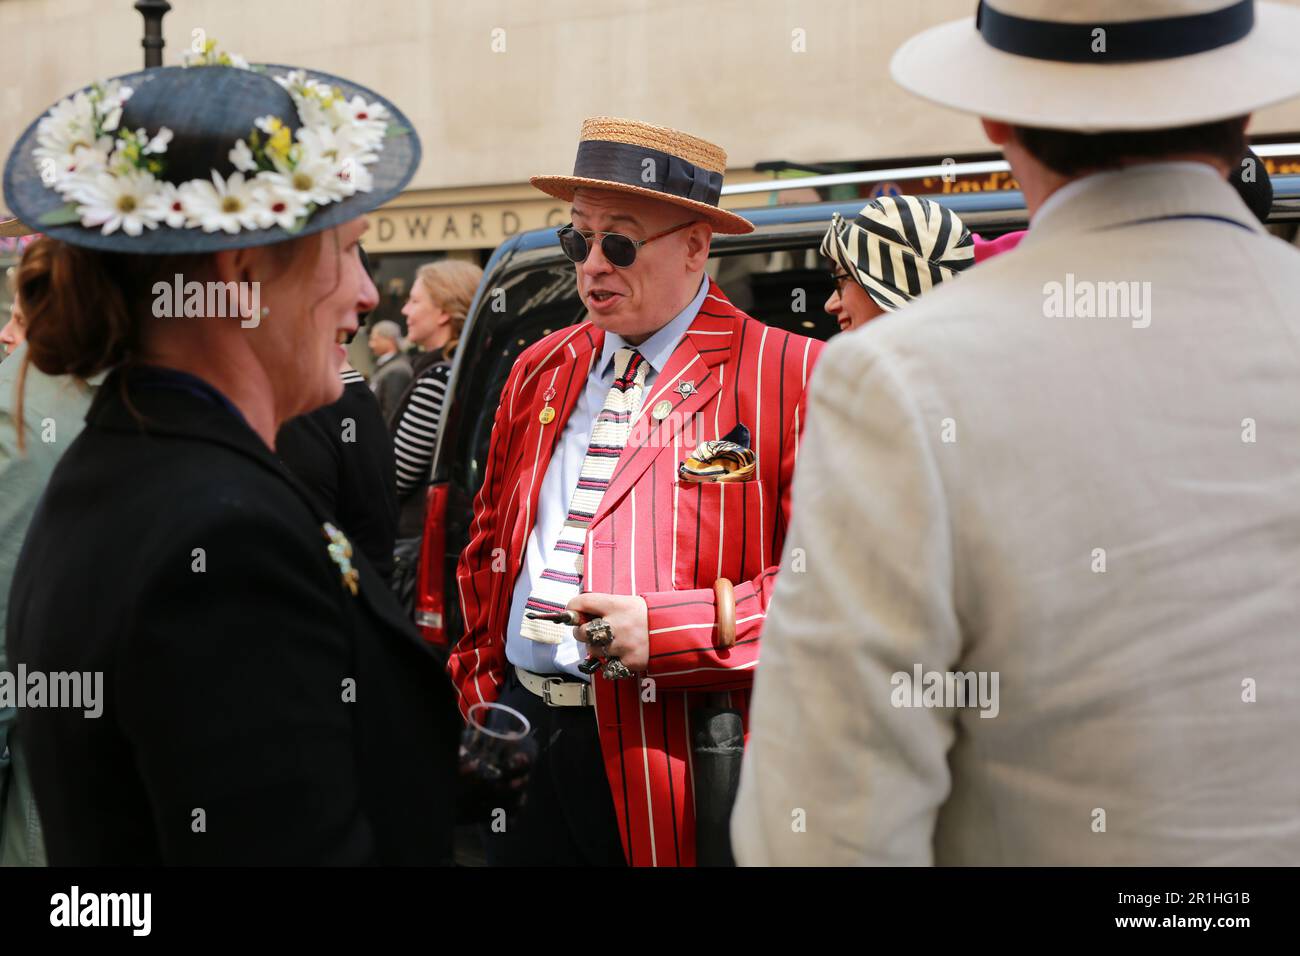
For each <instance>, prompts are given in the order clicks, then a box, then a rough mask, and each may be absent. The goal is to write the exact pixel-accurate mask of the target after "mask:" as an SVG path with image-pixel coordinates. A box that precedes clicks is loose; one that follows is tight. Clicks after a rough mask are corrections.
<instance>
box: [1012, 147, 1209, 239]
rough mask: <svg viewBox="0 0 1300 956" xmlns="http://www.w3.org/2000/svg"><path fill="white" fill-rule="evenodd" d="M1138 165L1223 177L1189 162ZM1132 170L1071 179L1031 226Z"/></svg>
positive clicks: (1205, 165) (1046, 201) (1050, 198)
mask: <svg viewBox="0 0 1300 956" xmlns="http://www.w3.org/2000/svg"><path fill="white" fill-rule="evenodd" d="M1139 165H1140V166H1141V168H1142V169H1143V170H1144V171H1152V170H1155V171H1159V172H1167V173H1172V172H1180V171H1188V170H1194V171H1197V172H1202V173H1207V174H1208V175H1210V176H1213V177H1214V178H1215V179H1216V180H1218V181H1220V182H1222V181H1223V177H1222V176H1221V175H1219V171H1218V170H1217V169H1215V168H1214V167H1213V166H1211V165H1210V164H1209V163H1198V162H1194V161H1191V160H1172V161H1168V162H1158V163H1141V164H1139ZM1133 168H1134V167H1133V166H1129V167H1127V168H1126V169H1109V170H1106V171H1105V172H1101V173H1090V174H1089V175H1087V176H1084V177H1082V178H1080V179H1072V180H1071V181H1070V182H1068V183H1066V184H1065V185H1064V186H1062V187H1061V188H1060V189H1058V190H1057V191H1056V192H1054V193H1052V194H1051V195H1050V196H1048V197H1047V198H1046V199H1044V200H1043V204H1042V205H1041V206H1039V207H1038V211H1037V212H1036V213H1034V217H1033V219H1031V220H1030V223H1031V224H1032V223H1034V222H1037V221H1038V220H1039V219H1041V218H1042V217H1043V215H1044V214H1045V213H1049V212H1050V211H1051V210H1052V209H1055V208H1056V207H1057V206H1060V205H1061V204H1062V203H1064V202H1065V201H1066V200H1068V199H1069V198H1070V197H1071V196H1075V195H1078V194H1079V193H1081V192H1083V191H1085V190H1087V189H1091V188H1092V187H1093V186H1097V185H1100V184H1102V183H1105V182H1108V181H1110V180H1112V179H1114V178H1115V177H1116V176H1123V175H1124V173H1126V172H1129V171H1131V170H1132V169H1133Z"/></svg>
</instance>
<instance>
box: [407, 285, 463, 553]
mask: <svg viewBox="0 0 1300 956" xmlns="http://www.w3.org/2000/svg"><path fill="white" fill-rule="evenodd" d="M482 279H483V270H482V269H480V268H479V267H478V266H476V265H474V264H473V263H469V262H463V261H461V260H459V259H440V260H438V261H437V262H431V263H427V264H425V265H422V266H420V268H419V270H417V272H416V274H415V282H414V283H413V284H412V286H411V293H410V297H409V298H408V299H407V301H406V305H404V306H403V307H402V315H404V316H406V337H407V339H408V340H409V341H410V343H411V344H412V345H414V346H416V347H417V348H418V349H420V351H419V352H418V353H417V354H416V357H415V358H414V360H413V363H412V364H413V366H414V370H415V379H414V381H412V382H411V384H410V386H409V387H408V388H407V390H406V393H405V394H404V395H403V396H402V398H401V401H400V403H399V404H398V407H397V410H396V411H395V412H394V414H393V417H392V419H391V420H390V421H391V424H392V429H393V453H394V455H395V456H396V459H397V497H398V506H399V509H400V516H399V518H398V527H397V536H398V537H399V538H408V539H413V538H418V537H419V536H420V535H421V533H422V532H423V530H424V503H425V492H426V489H427V488H428V486H429V469H430V467H431V466H432V465H433V447H434V445H435V444H436V442H437V440H438V423H439V422H440V421H441V419H442V405H443V402H444V401H445V399H446V395H447V382H448V380H449V378H450V377H451V358H452V353H454V352H455V351H456V345H457V343H459V341H460V333H461V329H463V328H464V327H465V317H466V316H467V315H468V314H469V307H470V303H472V302H473V301H474V293H475V291H476V290H477V289H478V284H479V282H481V281H482Z"/></svg>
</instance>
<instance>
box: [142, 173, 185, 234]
mask: <svg viewBox="0 0 1300 956" xmlns="http://www.w3.org/2000/svg"><path fill="white" fill-rule="evenodd" d="M185 198H186V197H185V195H184V194H183V193H182V192H181V190H180V189H178V188H177V187H176V186H174V185H173V184H171V183H168V182H159V183H158V188H157V189H156V190H154V193H153V195H152V196H150V197H149V212H150V213H151V214H152V215H153V216H154V217H155V218H156V219H157V220H158V221H159V222H164V223H166V224H167V226H168V227H169V228H171V229H183V228H185V227H186V226H187V225H188V224H189V222H190V218H191V217H190V212H189V207H188V206H187V205H186V202H185Z"/></svg>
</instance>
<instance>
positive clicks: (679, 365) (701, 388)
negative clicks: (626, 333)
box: [591, 279, 737, 526]
mask: <svg viewBox="0 0 1300 956" xmlns="http://www.w3.org/2000/svg"><path fill="white" fill-rule="evenodd" d="M736 316H737V312H736V307H735V306H733V305H732V304H731V303H730V302H729V301H728V300H727V298H726V296H725V295H723V293H722V290H721V289H720V288H718V286H717V284H716V283H714V281H713V280H712V279H710V280H709V292H708V295H706V296H705V299H704V304H703V305H702V306H701V307H700V312H699V314H698V315H696V317H695V321H693V322H692V323H691V326H690V328H689V329H687V330H686V334H685V335H683V336H682V339H681V341H680V342H678V343H677V347H676V348H675V349H673V354H672V356H671V357H670V358H669V359H668V362H667V364H666V365H665V366H664V368H663V371H661V372H660V373H659V374H658V375H657V376H656V377H655V381H654V385H653V386H651V387H650V388H649V389H647V390H646V395H645V399H644V400H643V401H642V403H641V412H640V414H639V415H638V416H637V419H636V421H635V422H633V423H632V430H631V433H630V434H629V437H628V443H627V446H626V447H625V448H624V449H623V454H622V455H621V456H619V460H618V466H617V468H615V470H614V477H613V479H612V481H611V482H610V486H609V488H608V489H607V490H606V492H605V495H604V497H603V498H601V500H600V507H599V508H597V509H596V516H595V517H594V518H593V519H592V522H591V523H592V525H593V526H594V525H596V524H597V523H599V522H600V520H601V519H602V518H604V516H605V515H606V514H608V513H609V512H610V510H611V509H613V508H614V507H615V506H616V505H617V504H618V503H619V501H620V500H622V498H623V497H624V496H625V495H626V494H627V493H628V492H629V491H630V490H631V489H632V486H633V485H635V484H636V482H637V479H639V478H640V477H641V476H642V475H643V474H645V471H646V469H647V468H649V467H650V466H651V464H653V463H654V462H655V460H656V459H657V458H659V456H661V455H670V456H671V455H673V447H674V442H673V438H674V436H676V435H677V434H678V433H679V432H681V431H682V429H684V428H685V427H686V425H687V423H688V422H690V421H691V419H692V418H693V417H694V415H695V414H696V413H697V412H699V411H701V410H702V409H703V408H704V407H705V406H706V405H708V403H709V402H711V401H713V400H714V398H716V397H717V395H718V392H720V391H721V390H722V382H721V380H720V373H721V370H720V368H719V366H721V365H722V363H723V362H725V361H726V360H727V358H729V357H730V355H731V349H732V339H733V337H734V332H735V328H736V324H737V318H736ZM683 382H690V383H691V385H692V386H693V389H692V390H689V391H688V393H687V394H682V392H680V391H678V388H679V387H680V386H681V384H682V383H683ZM664 401H667V402H670V403H671V406H672V408H671V410H670V411H669V413H668V414H667V415H666V416H665V417H663V418H662V419H660V418H656V417H655V416H654V414H653V412H654V408H655V406H656V405H658V404H659V403H660V402H664ZM688 450H689V449H688ZM674 464H675V463H674Z"/></svg>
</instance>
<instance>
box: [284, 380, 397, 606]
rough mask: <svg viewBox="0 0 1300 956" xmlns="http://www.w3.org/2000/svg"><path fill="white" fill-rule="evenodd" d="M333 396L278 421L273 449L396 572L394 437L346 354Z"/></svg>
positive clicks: (362, 546)
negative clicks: (336, 393) (328, 401)
mask: <svg viewBox="0 0 1300 956" xmlns="http://www.w3.org/2000/svg"><path fill="white" fill-rule="evenodd" d="M339 375H340V377H341V378H342V380H343V394H342V395H341V396H339V399H338V401H336V402H332V403H331V404H329V405H325V406H323V407H321V408H318V409H316V410H315V411H312V412H308V413H307V414H305V415H299V416H298V417H297V418H292V419H290V420H289V421H287V422H285V423H284V424H283V425H281V426H280V431H279V433H278V434H277V435H276V438H275V453H276V454H277V455H279V456H280V460H281V461H283V462H284V463H285V464H286V465H288V466H289V470H290V471H292V472H293V473H294V474H295V475H296V476H297V477H298V480H299V481H301V482H302V483H303V485H304V486H306V488H307V490H308V491H309V492H311V493H312V495H313V496H314V497H315V498H316V501H317V503H318V504H319V505H320V507H321V509H322V510H323V511H325V512H326V513H327V514H329V515H332V516H333V517H334V519H335V524H337V525H338V527H340V528H342V529H343V530H344V531H345V532H346V533H347V535H348V537H349V539H351V541H352V544H353V545H354V546H355V547H356V548H357V549H358V550H359V551H360V552H361V553H362V554H364V555H365V556H366V557H367V558H368V559H369V560H370V563H371V564H373V565H374V566H375V570H376V571H378V572H379V574H380V576H381V577H383V579H384V580H385V581H387V580H389V578H390V577H391V576H392V573H393V545H394V543H395V541H396V539H397V492H396V490H395V488H394V477H393V440H392V437H391V436H390V435H389V434H388V426H387V424H386V423H385V422H384V417H383V415H381V414H380V412H379V402H378V400H377V399H376V397H375V395H374V393H373V392H371V391H370V386H369V385H367V384H366V380H365V379H364V378H362V377H361V373H359V372H358V371H357V370H356V369H354V368H353V367H352V366H351V365H349V364H347V363H346V362H345V363H343V366H342V367H341V368H340V370H339Z"/></svg>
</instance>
